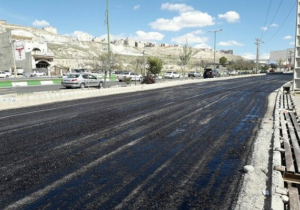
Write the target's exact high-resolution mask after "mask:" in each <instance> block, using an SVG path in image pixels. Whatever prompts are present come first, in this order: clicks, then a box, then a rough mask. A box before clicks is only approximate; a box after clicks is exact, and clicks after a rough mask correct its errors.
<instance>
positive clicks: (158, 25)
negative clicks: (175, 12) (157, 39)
mask: <svg viewBox="0 0 300 210" xmlns="http://www.w3.org/2000/svg"><path fill="white" fill-rule="evenodd" d="M214 24H215V23H214V19H213V17H211V16H210V15H209V14H207V13H202V12H199V11H190V12H184V13H181V14H180V16H177V17H174V18H172V19H164V18H160V19H157V20H156V21H155V22H152V23H150V24H149V25H150V26H151V27H152V28H153V29H156V30H162V31H179V30H181V29H182V28H195V27H204V26H211V25H214Z"/></svg>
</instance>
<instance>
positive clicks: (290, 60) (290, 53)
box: [288, 51, 294, 71]
mask: <svg viewBox="0 0 300 210" xmlns="http://www.w3.org/2000/svg"><path fill="white" fill-rule="evenodd" d="M292 54H294V52H293V51H289V68H288V71H290V70H291V62H292Z"/></svg>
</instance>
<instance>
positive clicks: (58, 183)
mask: <svg viewBox="0 0 300 210" xmlns="http://www.w3.org/2000/svg"><path fill="white" fill-rule="evenodd" d="M185 103H187V102H185ZM185 117H188V116H185ZM142 139H143V138H139V139H137V140H134V141H132V142H130V143H128V144H126V145H123V146H121V147H119V148H118V149H116V150H114V151H113V152H110V153H109V154H107V155H104V156H102V157H100V158H98V159H97V160H95V161H94V162H91V163H90V164H88V165H86V166H83V167H82V168H81V169H79V170H78V171H77V172H73V173H71V174H69V175H67V176H65V177H64V178H62V179H60V180H58V181H55V182H54V183H53V184H52V185H48V186H46V187H45V188H44V189H42V190H39V191H37V192H35V193H33V194H31V195H29V196H26V197H25V198H23V199H21V200H19V201H17V202H15V203H14V204H11V205H9V206H8V207H7V209H10V208H15V207H21V206H23V205H26V204H28V203H31V202H33V201H34V200H35V199H36V198H37V197H41V196H43V195H45V194H47V193H49V192H50V191H52V190H53V189H54V188H57V187H58V186H61V185H62V184H65V183H67V182H68V181H70V180H71V179H73V178H75V177H76V176H78V175H79V174H83V173H84V172H86V171H87V170H88V169H91V168H92V167H94V166H96V165H98V164H100V163H101V162H102V161H104V160H105V159H107V158H108V157H111V156H112V155H115V154H116V153H119V152H120V151H123V150H124V149H125V148H128V147H131V146H133V145H135V144H137V143H139V142H140V141H141V140H142Z"/></svg>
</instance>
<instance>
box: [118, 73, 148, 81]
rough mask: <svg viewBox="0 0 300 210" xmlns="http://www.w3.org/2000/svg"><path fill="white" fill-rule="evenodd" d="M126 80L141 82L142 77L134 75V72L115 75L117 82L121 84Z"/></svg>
mask: <svg viewBox="0 0 300 210" xmlns="http://www.w3.org/2000/svg"><path fill="white" fill-rule="evenodd" d="M126 78H130V79H131V80H134V81H142V80H143V76H142V75H140V74H136V73H134V72H129V71H127V72H123V73H122V74H118V75H117V80H119V82H122V81H123V80H124V79H126Z"/></svg>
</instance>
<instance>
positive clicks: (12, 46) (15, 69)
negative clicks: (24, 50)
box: [10, 32, 18, 78]
mask: <svg viewBox="0 0 300 210" xmlns="http://www.w3.org/2000/svg"><path fill="white" fill-rule="evenodd" d="M10 43H11V52H12V56H13V65H14V75H15V78H17V74H18V72H17V65H16V57H15V50H14V41H13V39H12V34H11V32H10Z"/></svg>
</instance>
